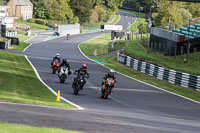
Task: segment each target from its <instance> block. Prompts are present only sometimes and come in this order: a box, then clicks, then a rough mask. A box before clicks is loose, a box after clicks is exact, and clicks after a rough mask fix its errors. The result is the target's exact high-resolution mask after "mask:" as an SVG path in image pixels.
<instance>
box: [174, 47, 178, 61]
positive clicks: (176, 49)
mask: <svg viewBox="0 0 200 133" xmlns="http://www.w3.org/2000/svg"><path fill="white" fill-rule="evenodd" d="M176 52H177V46H175V51H174V55H175V59H176V54H177V53H176Z"/></svg>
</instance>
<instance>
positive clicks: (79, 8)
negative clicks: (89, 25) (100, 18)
mask: <svg viewBox="0 0 200 133" xmlns="http://www.w3.org/2000/svg"><path fill="white" fill-rule="evenodd" d="M70 7H71V8H72V10H73V12H74V14H75V15H76V16H78V17H79V20H80V23H81V24H83V23H85V22H89V20H90V16H91V13H92V12H91V10H92V9H93V5H92V0H72V1H70Z"/></svg>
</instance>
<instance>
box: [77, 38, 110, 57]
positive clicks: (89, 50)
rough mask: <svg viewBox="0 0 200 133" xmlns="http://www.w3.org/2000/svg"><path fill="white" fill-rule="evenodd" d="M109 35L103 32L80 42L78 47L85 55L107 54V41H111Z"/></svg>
mask: <svg viewBox="0 0 200 133" xmlns="http://www.w3.org/2000/svg"><path fill="white" fill-rule="evenodd" d="M110 36H111V35H110V34H104V35H102V36H99V37H97V38H95V39H92V40H90V41H87V42H85V43H83V44H81V45H80V48H81V50H82V51H83V52H84V53H85V54H86V55H87V56H95V55H102V54H107V53H108V48H109V42H110V41H111V40H110Z"/></svg>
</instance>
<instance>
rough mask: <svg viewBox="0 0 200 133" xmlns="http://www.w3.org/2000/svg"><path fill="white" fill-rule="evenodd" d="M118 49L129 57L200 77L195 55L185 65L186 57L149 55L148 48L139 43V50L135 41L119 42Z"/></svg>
mask: <svg viewBox="0 0 200 133" xmlns="http://www.w3.org/2000/svg"><path fill="white" fill-rule="evenodd" d="M115 46H116V48H117V49H120V48H124V49H125V52H126V54H127V55H130V56H134V57H137V58H140V59H142V60H146V61H149V62H153V63H154V64H158V65H160V66H163V67H166V68H169V69H173V70H177V71H181V72H186V73H190V74H194V75H200V61H195V58H194V56H195V54H190V56H189V62H188V63H185V62H184V58H185V57H186V55H184V57H182V56H177V57H176V58H175V57H169V56H164V55H162V54H159V53H154V52H151V53H147V50H146V48H144V47H143V45H141V42H139V51H138V50H137V40H133V41H119V42H117V43H116V44H115ZM196 55H199V58H200V52H197V53H196Z"/></svg>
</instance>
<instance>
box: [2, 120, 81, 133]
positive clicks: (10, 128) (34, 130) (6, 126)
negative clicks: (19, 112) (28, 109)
mask: <svg viewBox="0 0 200 133" xmlns="http://www.w3.org/2000/svg"><path fill="white" fill-rule="evenodd" d="M0 129H1V130H0V133H83V132H77V131H70V130H63V129H58V128H45V127H32V126H28V125H22V124H11V123H5V122H0Z"/></svg>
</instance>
